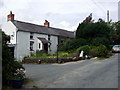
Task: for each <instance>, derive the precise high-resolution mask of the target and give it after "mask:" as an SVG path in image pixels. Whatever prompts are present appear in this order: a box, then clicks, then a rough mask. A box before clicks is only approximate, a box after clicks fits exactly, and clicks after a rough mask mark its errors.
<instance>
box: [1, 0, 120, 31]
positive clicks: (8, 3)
mask: <svg viewBox="0 0 120 90" xmlns="http://www.w3.org/2000/svg"><path fill="white" fill-rule="evenodd" d="M118 1H120V0H2V1H1V0H0V11H2V15H1V17H2V18H0V19H1V20H0V25H3V23H5V22H6V21H7V18H6V17H7V15H8V14H9V12H10V11H12V12H13V13H14V14H15V20H19V21H25V22H30V23H35V24H40V25H43V23H44V20H48V21H49V22H50V26H51V27H56V28H62V29H67V30H69V31H74V30H76V28H77V26H78V24H79V23H81V22H82V21H83V20H84V19H85V18H86V17H87V16H88V15H89V14H90V13H92V14H93V19H94V20H95V21H97V20H98V18H102V19H103V20H105V21H106V20H107V18H106V17H107V16H106V14H107V10H109V11H110V19H112V21H113V22H116V21H118Z"/></svg>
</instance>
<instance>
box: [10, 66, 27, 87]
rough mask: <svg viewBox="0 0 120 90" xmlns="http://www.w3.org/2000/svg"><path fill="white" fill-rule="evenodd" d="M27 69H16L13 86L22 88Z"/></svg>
mask: <svg viewBox="0 0 120 90" xmlns="http://www.w3.org/2000/svg"><path fill="white" fill-rule="evenodd" d="M25 72H26V71H25V69H23V68H20V69H17V70H16V71H15V73H14V74H13V76H12V87H13V88H22V85H23V83H24V79H25V77H26V76H25Z"/></svg>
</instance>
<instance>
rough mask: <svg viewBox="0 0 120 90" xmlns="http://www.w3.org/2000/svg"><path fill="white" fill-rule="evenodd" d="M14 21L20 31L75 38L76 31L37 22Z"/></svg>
mask: <svg viewBox="0 0 120 90" xmlns="http://www.w3.org/2000/svg"><path fill="white" fill-rule="evenodd" d="M12 22H13V24H14V25H15V26H16V27H17V28H18V30H20V31H26V32H34V33H41V34H47V35H55V36H62V37H68V38H74V32H71V31H67V30H63V29H58V28H53V27H46V26H42V25H36V24H32V23H27V22H22V21H17V20H14V21H12Z"/></svg>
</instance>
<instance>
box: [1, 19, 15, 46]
mask: <svg viewBox="0 0 120 90" xmlns="http://www.w3.org/2000/svg"><path fill="white" fill-rule="evenodd" d="M2 31H4V32H5V34H7V35H10V37H11V40H10V42H11V43H12V44H16V31H17V28H16V27H15V25H14V24H13V23H12V22H11V21H8V22H6V23H5V24H4V25H3V27H2ZM11 35H13V37H12V36H11Z"/></svg>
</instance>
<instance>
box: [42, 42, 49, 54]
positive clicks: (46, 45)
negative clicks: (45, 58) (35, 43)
mask: <svg viewBox="0 0 120 90" xmlns="http://www.w3.org/2000/svg"><path fill="white" fill-rule="evenodd" d="M43 45H44V51H45V53H48V44H47V43H46V44H43Z"/></svg>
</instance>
